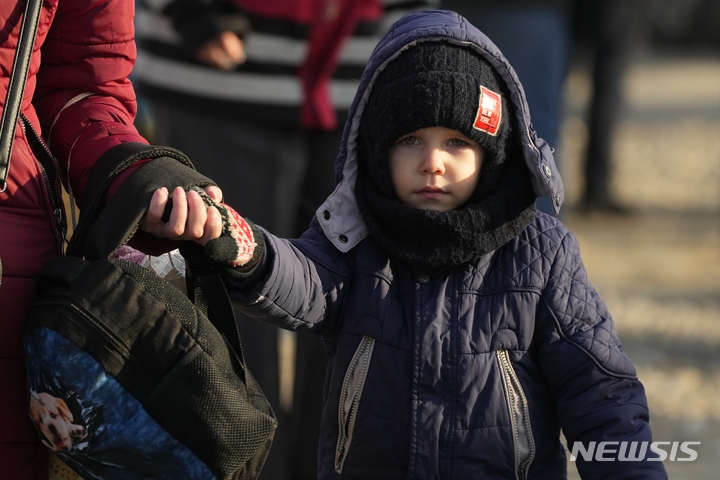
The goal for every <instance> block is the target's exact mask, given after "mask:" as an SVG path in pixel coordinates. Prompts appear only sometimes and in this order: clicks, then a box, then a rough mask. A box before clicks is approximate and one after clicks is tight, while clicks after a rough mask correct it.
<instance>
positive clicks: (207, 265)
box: [180, 242, 245, 372]
mask: <svg viewBox="0 0 720 480" xmlns="http://www.w3.org/2000/svg"><path fill="white" fill-rule="evenodd" d="M180 253H181V254H182V256H183V257H185V261H186V265H187V269H186V271H187V280H188V295H189V296H190V299H191V300H192V301H193V303H195V305H197V306H198V307H199V308H201V309H203V308H207V312H206V313H207V317H208V319H209V320H210V322H212V324H213V325H215V328H217V330H218V331H219V332H220V333H221V334H222V335H223V337H224V338H225V340H226V341H227V342H228V344H229V345H230V347H231V348H232V350H233V351H234V352H235V356H236V357H237V360H238V361H239V362H240V364H241V366H243V367H244V366H245V359H244V357H243V351H242V344H241V342H240V332H239V330H238V328H237V323H236V319H235V312H234V311H233V308H232V303H231V301H230V295H229V294H228V291H227V288H226V287H225V283H223V281H222V278H221V277H220V274H219V273H218V270H217V269H218V267H217V266H216V265H215V264H214V262H213V261H212V260H210V259H209V258H208V257H207V256H206V255H205V252H204V250H203V247H201V246H200V245H198V244H197V243H194V242H183V244H182V246H181V247H180ZM240 371H241V372H242V371H244V368H243V369H240Z"/></svg>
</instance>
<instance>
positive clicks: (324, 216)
mask: <svg viewBox="0 0 720 480" xmlns="http://www.w3.org/2000/svg"><path fill="white" fill-rule="evenodd" d="M323 218H324V219H325V220H330V212H328V211H327V210H325V211H324V212H323Z"/></svg>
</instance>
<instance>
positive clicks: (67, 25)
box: [33, 0, 147, 205]
mask: <svg viewBox="0 0 720 480" xmlns="http://www.w3.org/2000/svg"><path fill="white" fill-rule="evenodd" d="M57 8H58V9H57V12H56V14H55V18H54V20H53V24H52V26H51V28H50V31H49V32H48V36H47V38H46V40H45V43H44V44H43V45H42V63H41V66H40V70H39V71H38V76H37V79H38V82H37V89H36V92H35V97H34V99H33V104H34V106H35V109H36V111H37V113H38V117H39V119H40V123H41V126H42V129H43V134H44V136H45V138H46V140H47V142H48V144H49V146H50V149H51V150H52V152H53V154H54V155H55V157H56V158H57V159H58V160H59V162H60V166H61V172H62V173H63V174H64V175H63V176H65V175H67V178H68V180H69V181H70V185H71V186H72V189H73V192H74V194H75V197H76V198H77V200H78V203H79V204H80V205H82V199H83V193H84V186H85V182H86V180H87V175H88V172H89V169H90V167H91V166H92V165H93V164H94V163H95V161H96V160H97V159H98V158H99V157H100V156H101V155H102V154H103V153H105V152H106V151H108V150H109V149H110V148H112V147H114V146H117V145H119V144H121V143H124V142H142V143H147V141H146V140H145V139H144V138H142V136H140V134H138V132H137V130H136V129H135V127H134V125H133V121H134V118H135V114H136V101H135V93H134V91H133V87H132V84H131V83H130V80H129V78H128V76H129V75H130V72H131V70H132V67H133V64H134V63H135V55H136V49H135V41H134V26H133V21H134V13H135V7H134V0H71V1H66V0H61V1H59V2H58V7H57Z"/></svg>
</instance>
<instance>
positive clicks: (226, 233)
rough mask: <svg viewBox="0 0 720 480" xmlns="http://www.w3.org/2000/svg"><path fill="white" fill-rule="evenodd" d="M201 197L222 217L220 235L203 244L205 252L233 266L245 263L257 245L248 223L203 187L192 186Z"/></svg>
mask: <svg viewBox="0 0 720 480" xmlns="http://www.w3.org/2000/svg"><path fill="white" fill-rule="evenodd" d="M192 189H193V190H195V191H196V192H197V193H198V194H200V196H201V197H202V199H203V201H204V202H205V205H207V206H208V207H215V208H217V210H218V211H219V212H220V216H221V217H222V224H223V228H222V233H221V234H220V237H218V238H216V239H213V240H210V241H209V242H207V244H205V252H206V253H207V255H208V256H209V257H210V258H211V259H213V260H214V261H216V262H219V263H225V264H228V265H231V266H233V267H242V266H245V265H247V264H248V263H249V262H250V261H251V260H252V259H253V256H254V254H255V253H256V247H257V246H258V244H257V242H256V240H255V236H254V235H253V231H252V228H251V227H250V224H249V223H248V222H247V220H245V219H244V218H243V217H241V216H240V215H239V214H238V213H237V212H236V211H235V210H234V209H233V208H232V207H230V206H229V205H225V204H224V203H218V202H216V201H215V200H213V199H212V198H210V197H209V196H208V195H207V194H206V193H205V191H204V190H203V189H201V188H197V187H193V188H192Z"/></svg>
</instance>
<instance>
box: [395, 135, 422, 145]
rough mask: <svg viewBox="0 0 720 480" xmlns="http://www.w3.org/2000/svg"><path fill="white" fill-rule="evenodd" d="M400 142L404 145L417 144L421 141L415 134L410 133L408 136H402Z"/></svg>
mask: <svg viewBox="0 0 720 480" xmlns="http://www.w3.org/2000/svg"><path fill="white" fill-rule="evenodd" d="M398 143H401V144H403V145H417V144H419V143H420V140H419V139H418V138H417V137H415V136H413V135H408V136H407V137H403V138H401V139H400V140H399V141H398Z"/></svg>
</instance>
